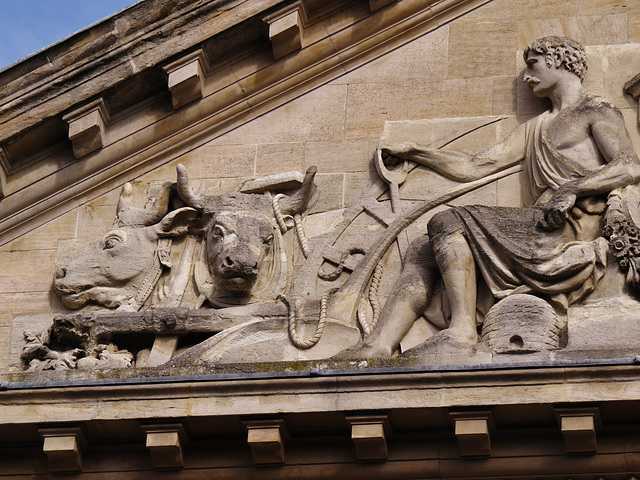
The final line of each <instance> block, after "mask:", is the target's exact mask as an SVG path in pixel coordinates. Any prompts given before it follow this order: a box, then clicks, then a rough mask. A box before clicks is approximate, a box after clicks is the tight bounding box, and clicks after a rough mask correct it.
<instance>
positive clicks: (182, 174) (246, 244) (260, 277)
mask: <svg viewBox="0 0 640 480" xmlns="http://www.w3.org/2000/svg"><path fill="white" fill-rule="evenodd" d="M177 170H178V181H177V189H178V194H179V195H180V197H181V198H182V200H183V201H184V202H185V204H187V205H188V206H190V207H192V208H195V209H197V210H198V211H199V212H201V223H200V227H199V228H200V233H201V234H202V235H203V237H204V245H205V249H204V252H203V255H202V258H203V262H204V263H205V267H206V271H204V272H203V270H205V269H204V268H203V267H202V264H196V284H197V285H198V288H199V290H200V291H201V292H202V293H203V294H204V296H205V297H207V298H208V299H209V301H210V302H211V303H213V304H214V305H219V306H226V305H233V304H239V303H249V302H252V301H255V300H256V299H257V298H266V297H272V298H275V297H276V295H277V293H274V290H276V289H278V288H280V287H279V286H280V284H281V283H282V282H283V280H285V279H284V278H283V277H286V271H285V270H284V269H285V268H286V262H282V257H283V252H282V250H281V245H280V237H281V233H280V230H279V229H278V227H277V225H276V223H275V219H274V213H273V206H272V200H271V199H270V198H269V197H268V196H267V195H260V194H245V193H230V194H226V195H218V196H214V197H205V196H203V195H201V194H200V193H199V192H197V191H196V190H195V189H194V188H193V187H192V186H191V184H190V182H189V177H188V175H187V171H186V169H185V167H184V166H183V165H178V169H177ZM315 173H316V169H315V167H312V168H311V169H309V171H308V172H307V175H306V176H305V180H304V182H303V185H302V187H301V188H300V190H299V191H298V192H297V193H296V194H295V195H293V196H291V197H287V198H285V199H283V200H282V201H281V203H280V208H281V211H282V212H283V214H286V215H294V214H295V213H299V212H301V211H304V210H305V209H307V208H308V206H309V204H310V203H311V202H312V199H313V197H314V194H315V189H316V187H315V185H314V182H313V179H314V176H315ZM198 265H200V269H198ZM205 277H206V278H205ZM265 290H268V293H265Z"/></svg>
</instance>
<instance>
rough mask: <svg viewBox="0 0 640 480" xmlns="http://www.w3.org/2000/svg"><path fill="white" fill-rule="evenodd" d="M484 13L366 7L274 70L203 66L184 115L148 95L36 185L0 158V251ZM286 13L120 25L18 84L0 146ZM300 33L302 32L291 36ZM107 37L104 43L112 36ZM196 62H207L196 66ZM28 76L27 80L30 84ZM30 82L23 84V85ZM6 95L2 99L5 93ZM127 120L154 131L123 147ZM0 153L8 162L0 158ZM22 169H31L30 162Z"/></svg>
mask: <svg viewBox="0 0 640 480" xmlns="http://www.w3.org/2000/svg"><path fill="white" fill-rule="evenodd" d="M489 1H491V0H435V1H431V2H424V1H421V0H397V1H396V2H393V3H391V4H389V5H386V6H384V7H382V8H380V9H379V10H375V11H373V12H372V11H371V10H370V8H372V7H371V4H370V3H369V2H366V4H365V5H366V7H365V8H362V9H359V10H357V11H358V12H359V16H358V15H352V16H350V18H351V19H352V20H351V23H349V24H343V25H342V26H341V28H339V29H337V30H330V31H329V29H326V28H324V27H321V28H319V27H316V28H315V30H314V34H313V36H311V35H307V34H308V32H305V31H303V32H302V36H303V39H304V41H303V42H301V46H300V48H299V49H298V50H296V51H293V52H292V53H289V54H287V55H286V56H285V57H283V58H280V59H278V60H274V59H273V57H271V60H270V61H267V62H266V63H265V60H264V59H265V55H264V49H263V47H261V46H260V45H256V44H255V42H253V43H250V44H249V45H247V47H246V49H245V50H244V51H242V52H238V54H237V58H241V59H246V58H251V56H252V55H258V59H259V60H260V61H256V62H255V64H256V66H255V68H254V69H253V70H251V71H248V72H243V74H242V75H241V76H239V75H238V74H237V73H236V72H233V66H234V63H233V60H227V61H226V62H224V63H220V64H216V63H215V60H208V61H210V62H211V64H209V65H204V67H205V68H204V69H202V72H203V74H202V78H201V79H200V81H202V82H203V88H202V92H203V93H202V98H199V99H197V101H194V102H192V103H189V104H187V105H185V106H182V105H181V104H180V102H178V105H179V107H180V108H179V109H178V110H175V111H174V112H166V103H167V97H168V96H169V93H168V90H169V86H168V85H166V86H165V89H166V90H165V92H166V93H162V92H160V93H159V94H156V98H155V100H153V101H151V103H150V104H149V100H147V101H146V102H147V103H146V104H144V105H142V106H139V107H136V106H135V105H134V106H132V107H131V108H130V109H129V111H131V112H134V113H127V112H124V113H121V114H120V115H118V114H117V113H116V114H114V115H112V116H111V119H110V123H111V125H112V126H113V128H111V127H109V126H107V127H105V126H104V125H100V126H95V127H94V129H95V131H100V132H102V133H101V134H102V135H104V139H101V147H100V148H98V149H97V150H96V151H93V152H92V153H89V154H87V155H86V156H84V157H81V158H79V159H76V158H75V157H74V154H73V149H72V148H71V144H70V142H69V140H67V146H66V147H65V148H66V151H65V155H66V157H65V158H66V159H65V160H64V161H60V159H57V160H56V162H55V164H57V165H62V167H61V168H59V169H56V168H57V167H55V166H50V165H48V164H47V163H46V162H47V157H45V158H43V159H41V160H40V163H42V165H43V168H41V169H38V171H40V172H42V173H41V176H40V177H37V176H36V177H34V176H33V175H31V176H30V177H29V178H28V183H25V184H24V185H23V184H21V183H20V181H21V177H20V175H21V172H20V171H19V170H20V169H19V168H16V166H17V167H21V165H22V163H21V162H23V161H24V160H23V159H11V158H10V154H9V155H4V157H5V161H4V162H3V165H5V164H9V165H10V169H9V171H7V169H6V167H5V168H4V169H3V171H2V172H0V176H2V185H3V193H4V195H5V197H4V198H3V199H2V200H0V218H1V220H0V244H5V243H7V242H9V241H11V240H13V239H15V238H17V237H19V236H20V235H23V234H24V233H26V232H28V231H30V230H32V229H33V228H36V227H37V226H39V225H41V224H43V223H45V222H47V221H49V220H51V219H53V218H55V217H57V216H59V215H62V214H63V213H65V212H67V211H69V210H71V209H73V208H74V207H76V206H77V205H79V204H82V203H84V202H86V201H88V200H90V199H92V198H94V197H95V196H97V195H99V194H101V193H104V192H105V191H107V190H109V189H112V188H117V187H118V186H120V185H121V184H122V183H124V182H125V181H128V180H131V179H134V178H136V177H138V176H140V175H142V174H144V173H146V172H148V171H150V170H152V169H154V168H156V167H158V166H160V165H163V164H166V163H168V162H170V161H172V160H173V159H175V158H177V157H178V156H180V155H182V154H184V153H186V152H188V151H190V150H192V149H194V148H197V146H199V145H201V144H204V143H206V142H207V141H210V140H211V139H213V138H215V137H217V136H219V135H222V134H224V133H225V132H227V131H229V130H231V129H233V128H236V127H237V126H239V125H241V124H243V123H245V122H247V121H250V120H251V119H253V118H256V117H257V116H259V115H262V114H264V113H266V112H268V111H270V110H273V109H275V108H277V107H278V106H280V105H282V104H284V103H286V102H288V101H290V100H292V99H294V98H296V97H298V96H301V95H303V94H304V93H307V92H309V91H310V90H312V89H314V88H316V87H318V86H320V85H322V84H325V83H327V82H329V81H331V80H333V79H335V78H337V77H339V76H340V75H343V74H345V73H347V72H349V71H351V70H353V69H355V68H357V67H359V66H361V65H363V64H365V63H367V62H369V61H372V60H374V59H376V58H378V57H379V56H381V55H383V54H385V53H387V52H389V51H390V50H392V49H394V48H397V47H399V46H401V45H403V44H405V43H407V42H409V41H411V40H413V39H415V38H417V37H418V36H420V35H423V34H425V33H427V32H429V31H431V30H434V29H436V28H438V27H440V26H442V25H444V24H446V23H448V22H449V21H451V20H452V19H454V18H457V17H459V16H461V15H464V14H465V13H466V12H468V11H470V10H473V9H475V8H477V7H478V6H480V5H482V4H484V3H487V2H489ZM148 2H149V3H150V4H152V5H154V6H157V7H158V9H160V10H161V8H160V7H159V6H158V5H159V4H162V2H160V1H157V0H148ZM290 3H291V2H288V1H286V2H282V1H280V2H278V1H276V0H261V1H256V0H243V1H231V0H229V1H211V2H206V3H202V2H198V3H195V4H194V3H193V2H187V1H182V2H178V3H177V4H178V7H179V8H177V9H176V10H175V13H172V14H169V15H166V18H157V19H156V21H155V22H154V23H153V24H152V25H150V26H148V27H146V28H142V31H138V30H136V29H135V28H133V27H132V26H131V25H129V26H128V27H127V28H126V33H118V35H120V36H121V38H122V39H121V40H118V41H117V42H115V44H110V47H109V48H106V49H105V51H101V54H100V55H97V56H95V57H93V58H91V57H90V55H89V53H87V54H86V56H85V57H83V56H82V52H80V51H76V50H73V51H72V52H70V53H69V55H70V54H71V53H74V56H75V57H78V58H81V57H82V58H81V60H78V62H77V64H76V65H74V67H73V68H72V67H71V66H68V69H62V70H61V71H59V72H57V73H56V72H53V71H48V72H46V74H45V73H43V74H42V75H41V76H42V79H40V80H34V81H32V82H28V81H27V82H26V85H27V86H26V87H25V88H23V89H21V90H20V92H22V93H20V92H18V91H17V90H16V91H14V92H8V95H7V98H5V99H4V102H5V103H4V105H2V106H0V108H1V111H2V113H1V114H0V126H2V132H4V133H3V134H2V137H1V138H3V139H8V138H10V137H12V136H15V135H16V132H20V135H22V132H25V131H27V130H28V129H29V128H30V127H31V126H34V125H35V123H36V121H37V120H38V119H43V118H46V117H48V116H53V118H55V119H57V120H58V121H59V122H62V117H63V116H64V115H66V114H67V113H69V112H74V111H78V110H79V109H82V108H83V105H84V104H86V103H89V102H90V101H91V100H96V99H99V98H100V94H101V93H103V92H104V91H105V90H107V89H108V87H109V86H110V85H115V84H116V82H122V81H123V79H125V78H127V77H130V76H134V75H136V74H137V73H138V72H140V71H141V70H144V69H147V70H149V69H152V68H158V69H160V70H161V71H167V70H164V69H166V68H167V67H168V66H171V65H175V64H176V62H177V63H178V64H179V63H180V60H181V58H184V57H189V56H193V55H194V53H193V52H194V47H202V48H204V49H205V50H206V49H207V42H210V41H211V40H212V39H215V38H217V35H219V34H220V33H221V32H224V31H225V30H226V29H228V28H231V27H232V26H233V25H237V24H238V23H239V22H241V21H247V20H248V19H251V18H254V19H256V21H259V22H261V24H262V22H263V18H264V17H265V14H266V13H271V14H273V13H274V12H276V11H277V10H278V9H287V8H288V7H289V6H290ZM293 3H296V2H293ZM311 3H312V2H308V1H306V2H304V3H303V6H305V12H304V13H305V15H304V18H305V19H306V22H308V23H309V24H310V25H314V24H321V21H320V20H317V16H316V19H315V20H314V17H313V12H311V13H309V8H308V7H309V4H311ZM355 3H356V4H357V3H358V2H355ZM145 4H146V2H143V3H142V5H145ZM194 5H195V6H194ZM338 5H343V7H344V8H348V7H353V6H354V1H353V0H343V1H337V0H336V1H334V2H331V6H332V10H331V11H332V12H334V11H336V10H337V9H338ZM137 11H138V10H134V11H133V12H132V11H125V12H122V13H121V14H119V15H117V16H116V17H114V18H112V19H110V20H109V21H110V22H112V24H113V25H115V26H116V27H115V28H116V29H123V32H125V27H123V26H122V25H124V24H125V23H126V22H127V21H129V20H131V18H133V20H131V22H133V23H135V22H134V20H136V19H137V20H138V21H139V22H140V20H139V19H138V17H136V16H135V15H134V13H135V12H137ZM155 13H158V12H155ZM310 18H311V19H310ZM314 21H315V23H314ZM355 26H357V28H354V27H355ZM96 28H97V27H96ZM301 28H306V27H305V26H304V25H302V24H301ZM310 28H313V27H310ZM169 32H172V33H169ZM176 32H178V33H176ZM266 32H268V28H266V27H265V36H266V35H268V34H267V33H266ZM105 35H107V36H113V35H116V33H113V32H111V33H109V34H105ZM105 35H103V36H101V37H100V38H97V39H96V40H95V41H96V42H97V43H96V45H94V46H93V48H97V47H99V46H100V45H101V42H106V41H107V40H105V39H104V38H103V37H105ZM125 39H126V41H125ZM160 39H162V48H154V42H158V41H160ZM265 41H267V40H266V39H265ZM90 43H91V42H90ZM266 45H268V43H267V44H266ZM87 48H89V47H88V46H87ZM274 48H275V47H274ZM81 49H82V47H81ZM197 57H198V58H199V59H202V58H205V59H206V58H207V56H206V55H205V56H204V57H203V56H197ZM199 61H201V60H199ZM13 68H17V67H13ZM42 68H53V67H42ZM7 73H8V71H5V72H2V73H1V74H0V77H1V76H2V75H3V74H7ZM34 75H35V76H36V77H37V72H36V73H34ZM28 76H29V75H25V79H26V78H27V77H28ZM56 76H57V77H56ZM54 77H56V78H54ZM15 81H19V79H16V80H15ZM5 88H8V87H7V86H6V85H5ZM172 93H173V92H172ZM196 97H197V95H196ZM71 99H73V101H71ZM174 104H175V102H174ZM145 105H146V106H145ZM125 117H127V118H125ZM134 117H136V118H138V119H145V118H147V119H148V120H149V121H151V123H153V125H152V126H147V127H144V126H143V127H141V128H140V129H139V130H137V131H135V132H133V133H131V132H127V134H126V136H122V137H120V138H119V137H118V133H117V132H118V131H119V130H118V128H117V126H118V122H119V121H120V120H123V121H127V119H131V118H134ZM65 118H68V116H66V117H65ZM143 123H144V122H143ZM67 128H68V127H67ZM0 145H2V142H1V139H0ZM5 153H9V152H7V149H6V148H5ZM25 162H26V163H28V164H31V162H32V160H28V161H25ZM49 163H51V162H49ZM54 173H55V175H54ZM2 174H3V175H2ZM11 176H13V177H14V178H13V179H12V178H11ZM12 180H14V182H13V183H12ZM12 185H14V186H13V187H12ZM15 185H17V187H16V186H15Z"/></svg>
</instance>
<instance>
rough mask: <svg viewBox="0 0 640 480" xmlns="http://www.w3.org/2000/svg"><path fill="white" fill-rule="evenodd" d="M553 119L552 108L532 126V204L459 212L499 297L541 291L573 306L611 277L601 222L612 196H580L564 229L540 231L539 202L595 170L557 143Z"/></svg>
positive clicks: (527, 194) (527, 182)
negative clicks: (550, 133) (549, 134)
mask: <svg viewBox="0 0 640 480" xmlns="http://www.w3.org/2000/svg"><path fill="white" fill-rule="evenodd" d="M594 100H596V101H602V100H601V99H596V98H594V97H592V96H590V98H588V99H586V100H585V101H591V102H593V101H594ZM602 102H604V101H602ZM548 123H549V113H548V112H547V113H544V114H542V115H540V116H538V117H536V118H534V119H532V120H530V121H529V123H528V124H527V129H526V151H525V160H524V162H525V163H524V174H523V177H524V189H523V198H524V201H525V205H529V206H527V207H525V208H510V207H490V206H480V205H472V206H465V207H456V208H455V209H454V212H455V214H456V216H457V217H458V218H459V220H460V223H461V225H462V228H463V231H464V234H465V236H466V239H467V241H468V243H469V246H470V247H471V250H472V252H473V255H474V259H475V261H476V263H477V265H478V268H479V270H480V272H481V273H482V276H483V278H484V280H485V282H486V284H487V286H488V287H489V289H490V290H491V292H492V293H493V295H494V296H495V297H496V298H504V297H506V296H507V295H510V294H513V293H527V292H537V293H542V294H547V295H549V296H550V297H551V298H552V299H554V300H556V301H557V302H559V303H560V304H561V305H563V306H564V307H565V308H566V307H567V306H568V305H570V304H572V303H574V302H576V301H578V300H580V299H582V298H584V297H585V296H586V295H588V294H589V293H590V292H591V291H593V289H594V288H595V286H596V284H597V282H598V281H599V280H600V278H601V277H602V275H603V274H604V269H605V267H606V261H607V252H608V242H607V241H606V240H605V239H604V238H603V237H602V236H601V231H602V221H601V220H602V213H603V212H604V208H605V205H606V197H584V198H580V199H579V201H578V202H576V206H575V207H574V208H573V209H572V210H571V214H570V216H569V219H568V220H567V222H566V223H565V224H564V225H563V226H562V227H560V228H558V229H556V230H552V231H546V230H543V229H542V228H540V226H539V222H540V220H542V219H543V211H542V208H541V207H540V206H539V205H540V204H544V202H546V200H548V199H549V198H550V194H551V193H553V191H555V190H556V189H557V188H558V187H559V186H561V185H562V184H564V183H566V182H568V181H571V180H574V179H576V178H580V177H583V176H585V175H587V174H589V173H590V171H589V170H587V169H586V168H585V167H584V166H583V165H580V164H579V163H576V162H575V161H572V160H571V159H569V158H566V157H565V156H563V155H562V154H561V153H560V152H558V150H557V149H556V148H554V147H553V145H551V144H550V142H549V141H548V139H547V138H546V135H545V131H546V127H547V125H548Z"/></svg>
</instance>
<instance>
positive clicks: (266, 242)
mask: <svg viewBox="0 0 640 480" xmlns="http://www.w3.org/2000/svg"><path fill="white" fill-rule="evenodd" d="M272 242H273V235H269V236H268V237H267V238H265V239H264V241H263V243H264V244H265V245H271V243H272Z"/></svg>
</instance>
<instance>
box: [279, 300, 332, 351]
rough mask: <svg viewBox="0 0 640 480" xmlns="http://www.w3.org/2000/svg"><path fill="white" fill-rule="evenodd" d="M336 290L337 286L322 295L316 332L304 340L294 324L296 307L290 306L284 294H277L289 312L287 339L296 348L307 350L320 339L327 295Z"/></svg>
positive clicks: (323, 325)
mask: <svg viewBox="0 0 640 480" xmlns="http://www.w3.org/2000/svg"><path fill="white" fill-rule="evenodd" d="M337 290H338V289H337V288H333V289H331V290H329V291H328V292H327V293H325V294H324V295H323V296H322V300H321V301H320V319H319V320H318V325H317V326H316V332H315V333H314V335H313V337H311V338H310V339H309V340H304V341H303V340H301V339H300V336H299V335H298V331H297V326H296V323H297V322H298V318H297V317H298V316H297V312H296V309H295V308H292V307H291V304H290V303H289V301H288V300H287V298H286V297H285V296H284V295H279V296H278V299H279V300H282V302H283V303H284V304H285V305H286V306H287V310H288V314H289V318H288V323H289V325H288V329H289V339H290V340H291V343H293V345H294V346H295V347H296V348H299V349H300V350H307V349H309V348H311V347H313V346H314V345H316V344H317V343H318V342H319V341H320V339H321V338H322V333H323V332H324V327H325V324H326V323H327V302H328V299H329V296H330V295H331V294H333V293H334V292H336V291H337Z"/></svg>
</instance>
